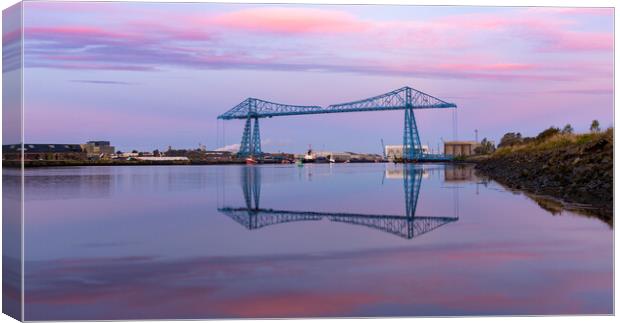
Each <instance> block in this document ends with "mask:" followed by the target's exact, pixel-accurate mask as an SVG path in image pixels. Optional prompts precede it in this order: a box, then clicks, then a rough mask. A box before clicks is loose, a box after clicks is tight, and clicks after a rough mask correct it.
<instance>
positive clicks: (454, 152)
mask: <svg viewBox="0 0 620 323" xmlns="http://www.w3.org/2000/svg"><path fill="white" fill-rule="evenodd" d="M478 146H480V144H479V143H477V142H475V141H446V142H444V143H443V151H444V154H446V155H451V156H470V155H473V154H474V149H476V147H478Z"/></svg>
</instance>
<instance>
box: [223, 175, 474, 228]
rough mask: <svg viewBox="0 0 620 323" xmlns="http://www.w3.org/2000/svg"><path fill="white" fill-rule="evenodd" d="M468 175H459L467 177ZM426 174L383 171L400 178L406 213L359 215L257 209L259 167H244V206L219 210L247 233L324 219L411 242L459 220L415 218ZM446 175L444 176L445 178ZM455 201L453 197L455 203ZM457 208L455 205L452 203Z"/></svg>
mask: <svg viewBox="0 0 620 323" xmlns="http://www.w3.org/2000/svg"><path fill="white" fill-rule="evenodd" d="M472 174H473V173H471V172H469V173H466V174H461V175H459V176H460V177H463V178H464V177H466V175H470V176H473V175H472ZM424 176H428V171H427V170H425V169H423V168H417V167H415V166H414V165H405V166H403V168H401V169H396V170H395V169H386V171H385V177H387V178H402V179H403V191H404V193H405V199H404V201H405V214H404V215H386V214H359V213H343V212H315V211H292V210H280V209H272V208H261V207H260V192H261V168H260V167H254V166H246V167H244V168H242V174H241V187H242V191H243V197H244V201H245V207H231V206H224V207H221V208H218V211H219V212H221V213H223V214H225V215H227V216H228V217H230V218H231V219H233V220H235V221H236V222H237V223H239V224H241V225H242V226H244V227H245V228H246V229H248V230H255V229H260V228H264V227H266V226H270V225H276V224H282V223H288V222H297V221H320V220H323V219H327V220H329V221H333V222H339V223H347V224H353V225H361V226H365V227H368V228H372V229H376V230H379V231H383V232H386V233H390V234H393V235H396V236H399V237H401V238H405V239H413V238H415V237H418V236H420V235H423V234H425V233H428V232H430V231H433V230H435V229H437V228H439V227H441V226H443V225H445V224H448V223H451V222H455V221H458V219H459V218H458V214H457V215H454V216H419V215H418V216H416V208H417V205H418V198H419V195H420V189H421V185H422V177H424ZM447 176H448V175H447V174H446V177H447ZM456 201H458V199H457V198H456V195H455V203H456ZM455 205H456V204H455Z"/></svg>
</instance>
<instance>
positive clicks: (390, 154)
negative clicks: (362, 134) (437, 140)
mask: <svg viewBox="0 0 620 323" xmlns="http://www.w3.org/2000/svg"><path fill="white" fill-rule="evenodd" d="M422 152H423V153H425V154H428V153H429V152H430V149H429V148H428V146H427V145H422ZM385 157H387V159H388V160H390V161H392V160H394V159H400V158H403V145H386V146H385Z"/></svg>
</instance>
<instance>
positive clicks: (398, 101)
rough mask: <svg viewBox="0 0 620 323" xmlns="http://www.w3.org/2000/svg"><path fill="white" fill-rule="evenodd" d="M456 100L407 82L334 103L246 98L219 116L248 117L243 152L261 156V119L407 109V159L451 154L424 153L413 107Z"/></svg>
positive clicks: (441, 157)
mask: <svg viewBox="0 0 620 323" xmlns="http://www.w3.org/2000/svg"><path fill="white" fill-rule="evenodd" d="M456 107H457V106H456V104H454V103H448V102H446V101H443V100H441V99H438V98H436V97H434V96H431V95H429V94H426V93H424V92H421V91H418V90H416V89H413V88H411V87H408V86H405V87H402V88H400V89H397V90H394V91H390V92H388V93H384V94H381V95H377V96H374V97H371V98H367V99H363V100H358V101H352V102H346V103H339V104H332V105H330V106H327V107H321V106H313V105H290V104H281V103H275V102H269V101H265V100H261V99H256V98H247V99H245V100H244V101H243V102H241V103H239V104H238V105H236V106H235V107H233V108H232V109H230V110H229V111H227V112H225V113H223V114H221V115H220V116H218V119H222V120H233V119H242V120H245V127H244V129H243V136H242V138H241V146H240V148H239V155H240V156H244V157H245V156H260V155H261V154H262V149H261V142H260V129H259V123H258V119H261V118H272V117H280V116H292V115H308V114H327V113H345V112H364V111H391V110H405V122H404V130H403V159H404V161H407V162H415V161H425V160H448V159H450V156H445V155H436V154H435V155H431V154H425V153H424V152H423V151H422V145H421V143H420V134H419V131H418V126H417V124H416V120H415V115H414V113H413V110H416V109H447V108H456Z"/></svg>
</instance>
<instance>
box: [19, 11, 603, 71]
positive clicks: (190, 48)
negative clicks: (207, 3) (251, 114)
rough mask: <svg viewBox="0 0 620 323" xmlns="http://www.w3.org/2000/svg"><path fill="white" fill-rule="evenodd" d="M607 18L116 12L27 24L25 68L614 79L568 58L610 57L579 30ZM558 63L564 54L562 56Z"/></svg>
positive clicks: (593, 36)
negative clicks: (112, 17) (112, 21)
mask: <svg viewBox="0 0 620 323" xmlns="http://www.w3.org/2000/svg"><path fill="white" fill-rule="evenodd" d="M85 8H87V7H82V8H80V11H78V13H77V14H78V15H79V14H84V12H85V11H84V10H85ZM93 8H94V7H93ZM48 9H49V6H47V7H45V6H44V7H41V8H39V9H38V10H48ZM93 10H94V9H93ZM608 12H609V10H595V11H593V12H590V11H588V13H581V12H580V11H578V10H558V11H553V12H552V13H549V11H547V10H540V11H537V10H535V9H528V10H524V9H519V8H516V9H513V10H509V11H505V12H502V13H495V12H494V13H476V14H452V15H447V16H441V17H435V18H429V19H411V20H407V19H392V20H383V19H381V20H380V19H370V18H362V17H360V16H356V15H355V14H353V13H351V12H347V11H344V10H335V9H332V8H329V7H325V8H322V9H319V8H309V7H278V6H261V7H254V8H250V9H240V10H233V11H229V12H219V13H209V14H202V15H199V14H195V13H186V14H180V13H178V12H175V13H169V14H166V13H165V12H157V13H152V15H150V16H149V17H150V18H135V17H133V16H131V15H128V16H123V15H121V14H118V15H117V16H118V17H117V20H118V21H119V23H118V24H116V25H114V26H109V27H106V28H104V27H101V26H99V25H98V24H92V25H91V24H86V23H84V22H81V21H80V22H79V23H78V22H77V21H76V22H73V23H70V22H67V23H66V25H61V26H57V25H55V26H51V25H47V26H46V25H44V24H42V23H41V24H40V23H39V22H37V23H34V22H27V24H26V28H25V36H26V39H27V41H26V44H25V46H26V55H27V56H26V67H48V68H61V69H92V70H124V71H159V70H163V69H166V68H168V67H184V68H192V69H196V68H197V69H259V70H294V71H317V72H338V73H358V74H370V75H373V74H375V75H398V76H407V77H419V78H440V79H452V78H461V79H463V78H465V79H477V80H556V81H559V80H563V81H574V80H579V79H583V78H584V75H587V76H588V77H601V76H603V77H607V78H609V77H610V76H609V75H604V74H601V73H600V70H599V69H596V68H592V67H591V66H590V65H588V64H582V63H583V60H584V58H585V59H595V56H581V57H580V59H578V60H577V59H575V58H571V55H573V56H574V53H578V52H580V53H584V54H583V55H589V54H608V55H609V56H610V57H611V53H612V49H613V48H612V47H613V33H612V32H611V31H608V32H600V31H586V30H584V29H583V28H581V27H582V25H583V24H584V23H585V22H584V21H585V20H584V19H587V18H588V17H592V16H593V17H597V19H609V20H610V21H611V19H612V17H611V16H609V15H608ZM106 17H107V16H105V15H101V16H100V18H106ZM166 17H167V18H166ZM164 18H165V19H164ZM170 19H173V20H183V21H184V22H185V23H184V24H182V25H178V24H174V25H173V24H170V23H167V20H170ZM557 55H561V57H564V58H563V59H560V60H558V59H554V58H556V57H557ZM596 59H597V61H600V57H596ZM611 62H612V60H611V59H609V60H608V62H606V63H605V64H604V65H605V66H604V67H605V69H607V70H609V69H610V68H611ZM607 74H609V73H607Z"/></svg>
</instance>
